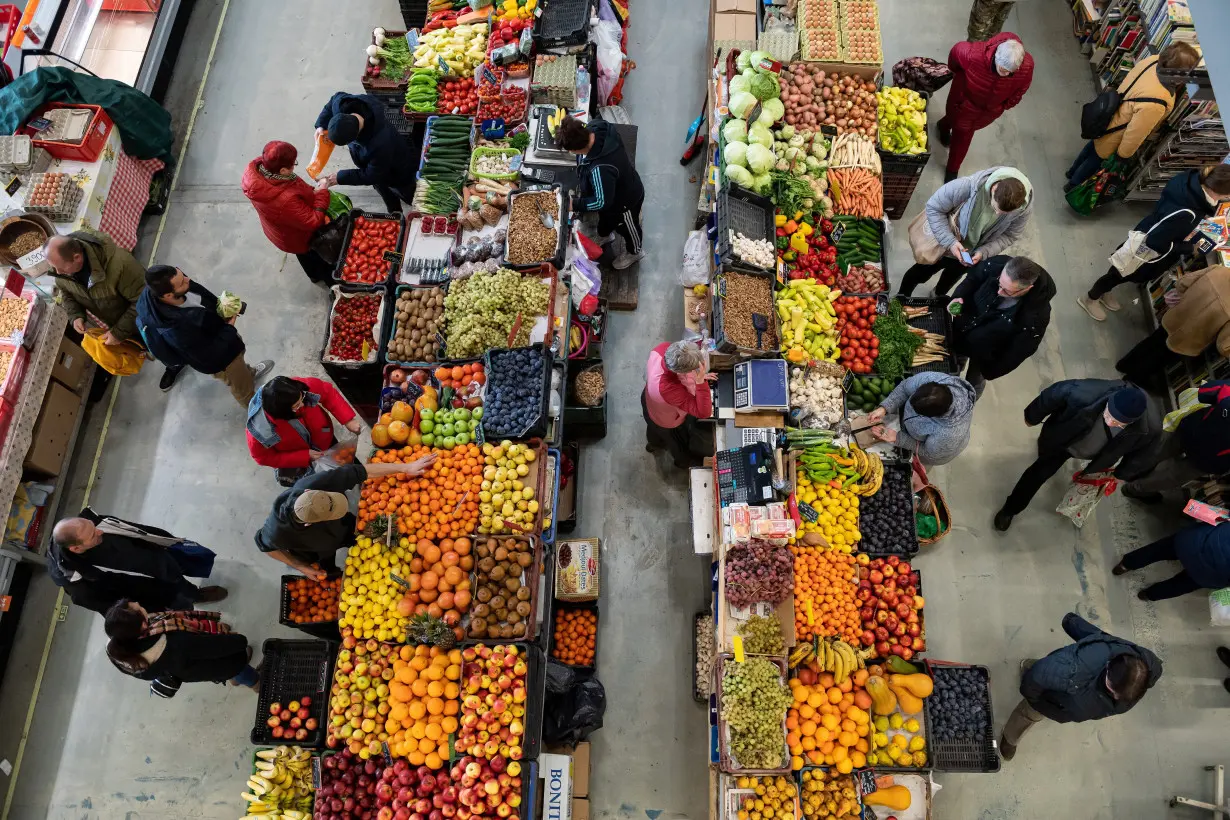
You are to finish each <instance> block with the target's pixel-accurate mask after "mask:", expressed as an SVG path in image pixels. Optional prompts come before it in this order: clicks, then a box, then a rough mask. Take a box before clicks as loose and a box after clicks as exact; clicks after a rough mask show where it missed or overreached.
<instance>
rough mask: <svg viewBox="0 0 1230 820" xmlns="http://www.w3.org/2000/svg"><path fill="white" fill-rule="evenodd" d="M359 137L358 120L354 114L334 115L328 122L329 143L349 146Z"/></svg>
mask: <svg viewBox="0 0 1230 820" xmlns="http://www.w3.org/2000/svg"><path fill="white" fill-rule="evenodd" d="M358 136H359V118H358V117H356V116H355V115H354V114H334V115H333V119H331V120H329V141H330V142H332V143H333V144H334V145H349V144H350V143H352V142H354V141H355V139H356V138H357V137H358Z"/></svg>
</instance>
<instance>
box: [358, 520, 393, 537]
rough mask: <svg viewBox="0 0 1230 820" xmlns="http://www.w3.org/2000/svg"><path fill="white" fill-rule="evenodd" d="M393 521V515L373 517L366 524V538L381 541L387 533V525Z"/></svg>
mask: <svg viewBox="0 0 1230 820" xmlns="http://www.w3.org/2000/svg"><path fill="white" fill-rule="evenodd" d="M392 523H393V516H391V515H381V516H377V517H376V518H373V519H372V520H371V523H369V524H368V525H367V530H366V531H365V532H364V535H366V536H367V537H368V538H370V539H372V540H373V541H383V540H384V538H385V536H386V535H388V533H389V527H390V526H391V525H392Z"/></svg>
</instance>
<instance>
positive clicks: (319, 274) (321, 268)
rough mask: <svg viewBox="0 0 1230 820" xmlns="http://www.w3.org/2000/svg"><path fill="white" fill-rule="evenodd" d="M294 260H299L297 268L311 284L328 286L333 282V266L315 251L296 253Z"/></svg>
mask: <svg viewBox="0 0 1230 820" xmlns="http://www.w3.org/2000/svg"><path fill="white" fill-rule="evenodd" d="M295 258H296V259H298V260H299V266H300V267H301V268H303V272H304V273H306V274H307V278H308V279H311V280H312V281H313V282H316V283H323V284H329V283H330V282H331V281H332V280H333V265H330V264H329V263H328V262H327V261H325V258H324V257H323V256H321V255H320V254H318V253H317V252H316V251H313V250H309V251H308V252H307V253H297V254H295Z"/></svg>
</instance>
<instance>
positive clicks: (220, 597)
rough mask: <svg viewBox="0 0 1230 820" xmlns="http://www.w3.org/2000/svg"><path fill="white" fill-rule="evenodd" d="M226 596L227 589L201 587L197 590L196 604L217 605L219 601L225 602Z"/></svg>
mask: <svg viewBox="0 0 1230 820" xmlns="http://www.w3.org/2000/svg"><path fill="white" fill-rule="evenodd" d="M226 596H227V591H226V587H201V588H200V589H199V590H197V594H196V602H197V603H198V604H215V603H217V602H218V601H225V600H226Z"/></svg>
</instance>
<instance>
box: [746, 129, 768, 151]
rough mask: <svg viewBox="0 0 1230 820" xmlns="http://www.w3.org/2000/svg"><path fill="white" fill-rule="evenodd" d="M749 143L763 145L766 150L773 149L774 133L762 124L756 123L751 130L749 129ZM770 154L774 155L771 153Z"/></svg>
mask: <svg viewBox="0 0 1230 820" xmlns="http://www.w3.org/2000/svg"><path fill="white" fill-rule="evenodd" d="M747 142H748V144H749V145H750V144H751V143H753V142H754V143H756V144H757V145H763V146H764V147H765V149H766V150H768V149H771V148H772V147H773V132H772V131H770V130H769V129H768V128H766V127H765V126H763V125H761V124H760V123H755V124H753V125H752V127H751V128H749V129H747ZM770 153H772V152H771V151H770Z"/></svg>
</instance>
